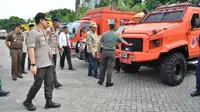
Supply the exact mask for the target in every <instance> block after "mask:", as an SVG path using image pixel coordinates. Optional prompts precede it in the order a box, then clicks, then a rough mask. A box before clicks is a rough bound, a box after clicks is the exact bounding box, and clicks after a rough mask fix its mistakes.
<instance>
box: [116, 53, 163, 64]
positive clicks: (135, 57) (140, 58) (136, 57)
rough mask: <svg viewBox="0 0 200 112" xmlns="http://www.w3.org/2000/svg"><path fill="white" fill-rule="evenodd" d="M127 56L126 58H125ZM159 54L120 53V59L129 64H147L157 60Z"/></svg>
mask: <svg viewBox="0 0 200 112" xmlns="http://www.w3.org/2000/svg"><path fill="white" fill-rule="evenodd" d="M126 55H127V56H126ZM159 55H160V53H143V52H134V53H132V52H130V53H129V52H123V51H121V52H120V59H121V58H125V59H127V60H129V61H130V60H131V62H147V61H153V60H157V59H158V57H159Z"/></svg>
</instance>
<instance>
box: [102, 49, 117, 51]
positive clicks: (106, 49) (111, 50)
mask: <svg viewBox="0 0 200 112" xmlns="http://www.w3.org/2000/svg"><path fill="white" fill-rule="evenodd" d="M103 51H115V50H114V49H103Z"/></svg>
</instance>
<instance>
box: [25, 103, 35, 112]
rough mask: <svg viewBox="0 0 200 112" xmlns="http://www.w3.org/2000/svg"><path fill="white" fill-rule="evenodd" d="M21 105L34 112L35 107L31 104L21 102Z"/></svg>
mask: <svg viewBox="0 0 200 112" xmlns="http://www.w3.org/2000/svg"><path fill="white" fill-rule="evenodd" d="M23 105H24V106H25V107H26V108H27V109H28V110H29V111H34V110H36V107H35V106H34V105H33V104H32V102H30V103H27V102H26V101H24V102H23Z"/></svg>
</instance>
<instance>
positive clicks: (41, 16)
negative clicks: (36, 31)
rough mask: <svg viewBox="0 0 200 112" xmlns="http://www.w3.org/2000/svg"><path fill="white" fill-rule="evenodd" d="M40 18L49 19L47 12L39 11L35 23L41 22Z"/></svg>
mask: <svg viewBox="0 0 200 112" xmlns="http://www.w3.org/2000/svg"><path fill="white" fill-rule="evenodd" d="M40 19H44V20H46V21H47V19H46V15H45V13H41V12H39V13H37V14H36V16H35V23H36V24H39V23H40Z"/></svg>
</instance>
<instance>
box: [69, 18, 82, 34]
mask: <svg viewBox="0 0 200 112" xmlns="http://www.w3.org/2000/svg"><path fill="white" fill-rule="evenodd" d="M79 27H80V22H73V23H72V24H71V26H70V28H69V35H70V38H74V37H75V36H76V34H77V32H78V30H79ZM73 29H75V33H74V34H73Z"/></svg>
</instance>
